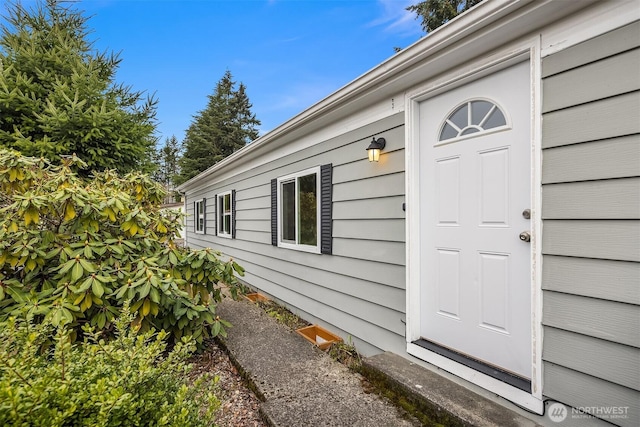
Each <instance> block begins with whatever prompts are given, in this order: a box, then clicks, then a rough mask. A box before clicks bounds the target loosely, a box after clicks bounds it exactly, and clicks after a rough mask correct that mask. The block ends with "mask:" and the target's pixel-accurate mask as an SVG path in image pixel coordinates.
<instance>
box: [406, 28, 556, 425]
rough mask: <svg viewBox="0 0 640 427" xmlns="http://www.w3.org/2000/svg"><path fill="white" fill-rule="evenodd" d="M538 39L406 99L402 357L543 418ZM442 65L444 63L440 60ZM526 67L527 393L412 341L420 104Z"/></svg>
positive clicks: (416, 311)
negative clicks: (528, 195)
mask: <svg viewBox="0 0 640 427" xmlns="http://www.w3.org/2000/svg"><path fill="white" fill-rule="evenodd" d="M540 44H541V43H540V38H539V37H534V38H530V39H527V40H523V41H520V42H519V43H517V44H514V45H510V46H506V47H505V48H504V49H503V50H501V51H499V52H497V53H494V54H493V55H488V56H486V57H484V58H482V59H480V60H475V61H472V62H468V63H466V64H464V65H463V66H461V67H457V68H455V69H453V70H452V71H450V72H448V73H446V75H445V76H444V77H440V78H436V79H433V80H430V81H427V82H425V83H424V84H422V85H420V86H419V87H416V88H414V90H412V91H408V92H407V93H406V95H405V106H406V110H405V123H406V126H405V150H406V156H405V168H406V169H405V170H406V174H405V186H406V192H407V193H406V202H407V213H406V242H407V244H406V260H407V265H406V284H407V291H406V309H407V313H406V342H407V353H408V354H410V355H412V356H415V357H417V358H418V359H421V360H424V361H426V362H428V363H430V364H433V365H435V366H438V367H439V368H442V369H444V370H445V371H448V372H450V373H452V374H454V375H456V376H458V377H461V378H462V379H464V380H467V381H469V382H471V383H473V384H475V385H477V386H480V387H482V388H484V389H486V390H488V391H490V392H492V393H495V394H497V395H499V396H501V397H503V398H505V399H507V400H509V401H511V402H513V403H515V404H517V405H519V406H522V407H525V408H527V409H528V410H530V411H533V412H536V413H538V414H543V411H544V404H543V401H542V322H541V321H542V285H541V283H542V280H541V273H542V269H541V261H542V239H541V236H542V234H541V232H542V220H541V209H540V208H541V198H542V197H541V196H542V194H541V188H542V185H541V183H542V181H541V175H542V170H541V169H542V168H541V164H542V154H541V153H542V152H541V141H542V123H541V93H542V90H541V57H540ZM443 60H444V61H446V59H445V58H443ZM523 61H528V62H529V66H530V89H531V91H530V93H531V98H530V103H531V107H530V114H531V116H530V120H531V122H530V124H531V135H530V136H531V137H530V140H531V181H530V182H531V213H532V216H531V254H532V255H531V260H530V262H531V305H532V312H531V337H532V342H531V393H528V392H526V391H523V390H521V389H518V388H516V387H513V386H511V385H508V384H506V383H504V382H502V381H500V380H498V379H495V378H493V377H491V376H488V375H485V374H482V373H480V372H479V371H476V370H474V369H473V368H470V367H468V366H466V365H464V364H461V363H458V362H455V361H453V360H451V359H448V358H446V357H443V356H441V355H439V354H437V353H435V352H432V351H429V350H427V349H425V348H423V347H421V346H419V345H417V344H414V343H413V342H414V341H416V340H418V339H419V338H420V301H421V299H420V292H421V290H420V283H421V268H422V262H421V260H422V258H423V257H422V254H421V253H420V251H421V247H420V242H419V239H415V238H412V236H420V235H421V234H420V231H421V230H420V227H421V225H420V219H421V212H420V188H419V187H420V186H419V183H420V173H419V171H420V140H419V130H420V128H419V109H420V103H421V102H423V101H425V100H427V99H429V98H432V97H434V96H436V95H439V94H441V93H443V92H446V91H448V90H451V89H454V88H456V87H459V86H462V85H464V84H466V83H469V82H472V81H474V80H477V79H480V78H482V77H484V76H486V75H489V74H492V73H494V72H497V71H500V70H502V69H504V68H507V67H509V66H511V65H515V64H517V63H519V62H523Z"/></svg>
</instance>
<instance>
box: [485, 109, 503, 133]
mask: <svg viewBox="0 0 640 427" xmlns="http://www.w3.org/2000/svg"><path fill="white" fill-rule="evenodd" d="M506 124H507V120H506V119H505V118H504V115H503V114H502V111H500V109H499V108H496V109H495V110H493V112H492V113H491V115H490V116H489V118H488V119H487V121H486V122H484V128H485V129H492V128H497V127H498V126H504V125H506Z"/></svg>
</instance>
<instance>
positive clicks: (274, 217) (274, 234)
mask: <svg viewBox="0 0 640 427" xmlns="http://www.w3.org/2000/svg"><path fill="white" fill-rule="evenodd" d="M271 244H272V245H273V246H278V180H277V179H272V180H271Z"/></svg>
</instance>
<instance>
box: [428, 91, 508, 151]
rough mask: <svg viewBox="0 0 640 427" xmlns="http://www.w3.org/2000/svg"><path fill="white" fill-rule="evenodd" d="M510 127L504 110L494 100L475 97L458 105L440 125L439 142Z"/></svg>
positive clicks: (452, 140)
mask: <svg viewBox="0 0 640 427" xmlns="http://www.w3.org/2000/svg"><path fill="white" fill-rule="evenodd" d="M502 129H508V126H507V119H506V116H505V114H504V112H503V111H502V110H501V109H500V107H498V105H497V104H495V103H494V102H492V101H489V100H485V99H474V100H470V101H465V102H464V103H462V104H461V105H458V106H457V107H456V108H455V109H454V110H453V112H451V114H449V115H448V116H447V119H446V120H445V121H444V123H442V126H441V127H440V136H439V138H438V143H442V142H454V141H457V140H459V139H462V138H465V137H469V136H477V135H481V134H483V133H486V132H489V131H494V130H502Z"/></svg>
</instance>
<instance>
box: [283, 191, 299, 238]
mask: <svg viewBox="0 0 640 427" xmlns="http://www.w3.org/2000/svg"><path fill="white" fill-rule="evenodd" d="M281 225H282V240H289V241H294V242H295V240H296V184H295V181H289V182H285V183H283V184H282V224H281Z"/></svg>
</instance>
